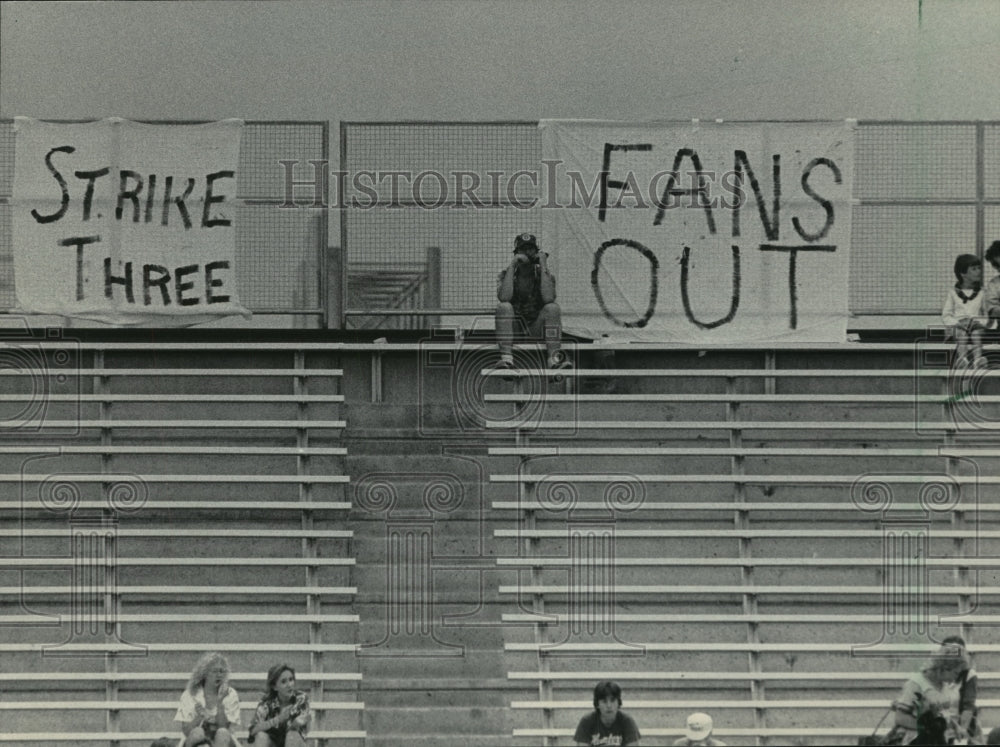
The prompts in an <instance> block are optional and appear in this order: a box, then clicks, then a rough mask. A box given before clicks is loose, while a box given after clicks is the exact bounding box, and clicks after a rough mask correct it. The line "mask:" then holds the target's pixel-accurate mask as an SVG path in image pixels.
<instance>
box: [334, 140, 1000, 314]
mask: <svg viewBox="0 0 1000 747" xmlns="http://www.w3.org/2000/svg"><path fill="white" fill-rule="evenodd" d="M341 170H342V172H343V173H344V174H345V175H346V176H345V177H344V180H343V184H342V185H341V186H342V187H343V190H344V192H343V194H342V195H340V199H341V200H342V202H343V204H345V205H351V204H352V200H356V201H358V202H359V203H360V204H361V205H362V206H363V208H369V207H370V206H376V208H375V209H358V208H352V207H347V208H346V209H345V210H344V212H343V218H342V222H341V244H342V247H343V248H344V257H345V264H346V268H347V275H348V278H350V277H352V274H353V273H354V272H355V271H354V270H352V266H354V265H355V263H364V272H365V273H366V274H367V276H368V277H369V278H371V277H372V275H373V266H379V265H381V266H383V267H384V268H385V269H386V271H387V272H389V271H391V270H392V268H393V265H394V264H396V263H414V262H420V261H422V258H423V256H424V255H425V253H426V251H427V248H428V247H436V248H438V249H439V250H440V255H441V278H440V286H441V287H440V302H441V310H440V311H444V312H452V313H463V312H469V311H479V312H481V311H484V310H486V309H489V308H491V307H492V306H493V304H494V302H495V296H494V293H495V276H496V272H495V270H498V269H499V264H502V259H501V258H504V257H505V256H506V255H507V254H508V253H509V251H510V242H511V237H512V236H514V235H516V234H517V233H519V232H523V231H530V232H533V233H537V232H538V231H539V230H540V228H541V210H540V208H539V207H538V206H537V204H541V203H542V199H543V195H541V189H542V184H541V183H540V182H541V179H539V178H537V177H538V175H540V174H542V173H543V171H544V164H543V163H542V153H541V135H540V131H539V130H538V127H537V123H535V122H498V123H433V122H410V123H406V122H402V123H399V122H397V123H383V122H345V123H342V125H341ZM393 172H396V173H398V174H399V175H400V176H399V177H398V178H397V179H396V180H395V185H394V180H393V179H391V178H387V177H383V178H379V179H378V180H376V179H375V178H374V177H373V176H368V175H375V174H378V175H379V176H380V177H382V175H384V174H391V173H393ZM421 174H423V175H424V176H423V177H420V175H421ZM456 174H458V176H455V175H456ZM518 174H521V176H520V177H516V175H518ZM403 175H405V176H403ZM437 175H446V177H447V180H448V183H447V184H443V183H442V182H441V178H440V177H439V176H437ZM530 175H535V178H534V180H532V178H531V176H530ZM359 177H360V178H359ZM515 177H516V178H515ZM418 179H419V183H417V182H418ZM463 188H465V192H464V195H462V194H461V193H462V190H463ZM442 190H447V194H448V196H449V198H451V199H454V198H455V197H456V196H459V195H461V199H462V201H463V202H464V203H466V205H465V206H464V207H451V206H449V205H442V206H440V207H439V208H438V209H428V208H429V207H436V208H437V202H436V201H437V200H438V199H439V196H440V195H441V194H442ZM853 197H854V198H855V204H854V205H853V208H852V209H853V233H852V241H851V266H850V267H851V269H850V288H849V305H850V310H851V312H852V313H853V314H855V315H869V314H871V315H878V314H936V313H939V312H940V306H941V303H942V299H943V298H944V297H945V295H946V292H947V288H948V285H949V284H950V282H951V280H950V279H951V278H952V263H953V262H954V258H955V256H956V255H957V254H961V253H979V254H982V252H983V251H984V249H985V247H986V246H987V245H988V244H989V243H990V241H992V240H993V239H996V238H1000V123H997V122H989V123H984V122H891V121H889V122H860V123H859V124H858V128H857V140H856V155H855V183H854V185H853ZM532 201H535V202H536V203H537V204H536V206H535V207H526V206H527V205H529V204H530V203H532ZM495 266H496V267H495ZM359 271H360V270H359ZM346 299H347V300H346V307H347V308H346V315H347V318H348V323H350V319H351V318H352V317H353V316H356V315H357V316H360V315H361V313H362V312H363V311H365V310H370V309H372V308H374V307H372V306H370V305H369V306H361V307H358V306H356V305H355V304H358V303H359V302H360V301H361V299H360V298H359V297H357V296H356V295H355V296H354V297H351V296H350V294H348V295H347V296H346ZM352 302H353V303H352ZM382 308H383V309H386V310H387V311H390V312H391V305H390V304H386V305H385V306H383V307H382ZM435 312H436V313H439V310H435ZM428 313H430V310H428Z"/></svg>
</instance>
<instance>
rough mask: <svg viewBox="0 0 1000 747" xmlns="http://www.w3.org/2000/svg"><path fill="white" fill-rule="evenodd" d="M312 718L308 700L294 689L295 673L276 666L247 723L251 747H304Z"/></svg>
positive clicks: (290, 669)
mask: <svg viewBox="0 0 1000 747" xmlns="http://www.w3.org/2000/svg"><path fill="white" fill-rule="evenodd" d="M311 718H312V712H311V711H310V710H309V698H308V696H307V695H306V694H305V693H304V692H302V691H301V690H297V689H296V688H295V670H294V669H292V668H291V667H290V666H289V665H288V664H275V665H274V666H273V667H271V668H270V669H269V670H268V672H267V685H266V687H265V688H264V697H263V698H261V701H260V703H258V704H257V710H256V711H255V712H254V714H253V720H252V721H251V722H250V740H249V741H250V743H251V744H252V745H254V747H303V746H304V745H305V743H306V740H305V735H306V733H307V732H308V731H309V720H310V719H311Z"/></svg>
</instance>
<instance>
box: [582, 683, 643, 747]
mask: <svg viewBox="0 0 1000 747" xmlns="http://www.w3.org/2000/svg"><path fill="white" fill-rule="evenodd" d="M621 707H622V689H621V687H620V686H619V685H618V683H617V682H611V681H605V682H598V683H597V685H596V686H595V687H594V712H593V713H588V714H587V715H586V716H584V717H583V718H582V719H580V723H579V724H577V727H576V732H575V733H574V734H573V741H574V742H576V743H577V744H578V745H588V747H598V746H599V747H631V746H632V745H638V744H639V739H640V738H641V735H640V734H639V727H638V726H637V725H636V723H635V720H634V719H633V718H632V717H631V716H629V715H628V714H626V713H624V712H623V711H622V710H621Z"/></svg>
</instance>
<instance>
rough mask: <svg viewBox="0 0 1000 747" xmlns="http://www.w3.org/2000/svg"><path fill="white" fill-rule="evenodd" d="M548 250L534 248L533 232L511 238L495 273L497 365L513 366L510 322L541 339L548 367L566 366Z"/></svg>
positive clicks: (566, 361)
mask: <svg viewBox="0 0 1000 747" xmlns="http://www.w3.org/2000/svg"><path fill="white" fill-rule="evenodd" d="M548 256H549V255H548V254H547V253H545V252H540V251H538V241H537V239H535V236H534V234H530V233H522V234H519V235H518V236H517V237H516V238H515V239H514V259H512V260H511V262H510V264H509V265H507V267H506V268H504V269H503V271H502V272H501V273H500V275H499V276H498V277H497V299H498V300H499V301H500V303H499V304H497V309H496V334H497V344H498V346H499V348H500V361H499V363H498V364H497V367H498V368H514V354H513V347H514V324H515V322H516V323H517V324H518V325H519V326H520V327H521V329H524V330H526V331H527V332H528V333H529V334H530V335H531V337H533V338H534V339H540V340H542V341H544V342H545V350H546V353H547V354H548V365H549V368H570V367H571V364H570V362H569V361H568V360H567V359H566V356H565V354H564V353H563V352H562V316H561V313H560V310H559V304H557V303H556V279H555V276H554V275H553V274H552V273H551V272H550V271H549V267H548Z"/></svg>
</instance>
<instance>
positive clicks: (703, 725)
mask: <svg viewBox="0 0 1000 747" xmlns="http://www.w3.org/2000/svg"><path fill="white" fill-rule="evenodd" d="M711 733H712V717H711V716H709V715H708V714H707V713H692V714H691V715H690V716H688V720H687V727H686V728H685V729H684V736H686V737H687V738H688V739H694V740H698V739H704V738H705V737H707V736H708V735H709V734H711Z"/></svg>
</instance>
